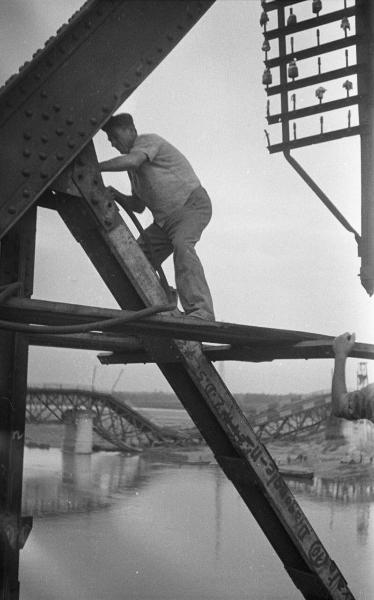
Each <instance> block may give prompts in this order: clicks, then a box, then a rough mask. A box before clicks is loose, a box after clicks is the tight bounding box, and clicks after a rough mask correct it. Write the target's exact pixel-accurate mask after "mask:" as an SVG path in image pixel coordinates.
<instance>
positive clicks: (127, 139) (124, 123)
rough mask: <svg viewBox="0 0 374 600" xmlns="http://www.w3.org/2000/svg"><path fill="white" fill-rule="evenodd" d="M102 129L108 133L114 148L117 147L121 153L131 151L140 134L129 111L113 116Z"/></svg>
mask: <svg viewBox="0 0 374 600" xmlns="http://www.w3.org/2000/svg"><path fill="white" fill-rule="evenodd" d="M102 129H103V131H105V133H106V134H107V136H108V140H109V141H110V143H111V144H112V146H113V148H116V150H118V151H119V152H121V154H127V153H128V152H130V150H131V148H132V147H133V145H134V142H135V140H136V136H137V135H138V134H137V131H136V129H135V125H134V121H133V118H132V116H131V115H129V114H128V113H122V114H120V115H115V116H114V117H111V118H110V119H109V121H107V122H106V123H105V125H104V126H103V128H102Z"/></svg>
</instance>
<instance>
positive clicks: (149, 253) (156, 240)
mask: <svg viewBox="0 0 374 600" xmlns="http://www.w3.org/2000/svg"><path fill="white" fill-rule="evenodd" d="M137 242H138V244H139V246H140V247H141V249H142V250H143V252H144V254H145V255H146V257H147V258H148V260H149V262H150V263H151V265H152V266H153V268H154V269H157V268H158V267H159V266H160V265H161V264H162V263H163V262H164V260H166V259H167V257H168V256H170V254H172V252H173V246H172V244H171V242H170V239H169V238H168V236H167V234H166V233H165V232H164V231H163V230H162V229H161V227H159V225H157V224H156V223H152V225H150V226H149V227H147V228H146V229H145V230H144V231H143V233H142V234H141V235H140V236H139V238H138V240H137Z"/></svg>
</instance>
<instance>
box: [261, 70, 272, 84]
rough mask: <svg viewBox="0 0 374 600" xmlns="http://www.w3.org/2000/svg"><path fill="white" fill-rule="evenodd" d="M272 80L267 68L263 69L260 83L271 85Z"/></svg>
mask: <svg viewBox="0 0 374 600" xmlns="http://www.w3.org/2000/svg"><path fill="white" fill-rule="evenodd" d="M272 82H273V76H272V74H271V71H270V69H269V68H267V69H265V71H264V72H263V74H262V83H263V85H271V84H272Z"/></svg>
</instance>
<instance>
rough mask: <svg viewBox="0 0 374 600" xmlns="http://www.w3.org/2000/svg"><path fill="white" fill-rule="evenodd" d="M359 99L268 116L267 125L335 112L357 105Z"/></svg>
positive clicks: (333, 102) (342, 100)
mask: <svg viewBox="0 0 374 600" xmlns="http://www.w3.org/2000/svg"><path fill="white" fill-rule="evenodd" d="M361 99H362V96H359V95H355V96H349V97H348V98H341V99H339V100H332V101H331V102H322V103H318V104H316V105H315V106H306V107H305V108H299V109H296V110H290V111H289V112H286V113H277V114H274V115H268V116H267V122H268V123H269V125H274V124H275V123H280V122H281V121H291V120H294V119H301V118H303V117H310V116H312V115H317V114H319V113H324V112H328V111H331V110H337V109H339V108H344V107H346V106H353V105H354V104H358V103H359V102H360V101H361Z"/></svg>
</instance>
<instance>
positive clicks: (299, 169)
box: [283, 151, 361, 244]
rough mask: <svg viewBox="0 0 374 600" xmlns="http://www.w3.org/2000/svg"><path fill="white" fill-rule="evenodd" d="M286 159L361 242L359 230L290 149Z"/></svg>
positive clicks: (285, 154)
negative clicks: (292, 154)
mask: <svg viewBox="0 0 374 600" xmlns="http://www.w3.org/2000/svg"><path fill="white" fill-rule="evenodd" d="M283 154H284V156H285V159H286V160H287V162H289V164H290V165H291V166H292V167H293V168H294V169H295V171H296V172H297V173H298V174H299V175H300V177H301V178H302V179H303V180H304V181H305V183H306V184H307V185H308V186H309V187H310V188H311V189H312V190H313V192H314V193H315V194H316V195H317V196H318V198H319V199H320V200H321V201H322V202H323V204H324V205H325V206H326V208H328V209H329V211H330V212H331V213H332V214H333V215H334V217H335V218H336V219H337V220H338V221H339V223H341V224H342V225H343V227H345V229H347V231H349V232H350V233H353V235H354V236H355V240H356V242H357V244H359V243H360V241H361V238H360V235H359V234H358V233H357V231H356V230H355V229H354V228H353V227H352V225H351V224H350V223H349V222H348V221H347V219H346V218H345V217H344V215H342V213H341V212H340V211H339V210H338V209H337V208H336V206H335V204H333V203H332V202H331V200H330V199H329V198H328V197H327V196H326V194H325V193H324V192H323V191H322V190H321V188H320V187H319V186H318V185H317V184H316V182H315V181H314V180H313V179H312V178H311V177H310V175H308V173H307V172H306V171H305V169H303V167H302V166H301V165H300V163H298V162H297V160H295V159H294V158H293V156H291V154H290V152H289V151H284V152H283Z"/></svg>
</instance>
